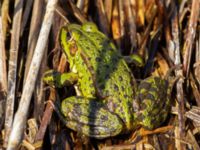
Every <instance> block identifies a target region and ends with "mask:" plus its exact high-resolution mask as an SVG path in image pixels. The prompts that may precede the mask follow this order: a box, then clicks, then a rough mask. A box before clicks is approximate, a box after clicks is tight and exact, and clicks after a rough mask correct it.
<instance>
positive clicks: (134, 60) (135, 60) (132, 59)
mask: <svg viewBox="0 0 200 150" xmlns="http://www.w3.org/2000/svg"><path fill="white" fill-rule="evenodd" d="M124 59H125V61H126V62H127V63H128V64H134V65H136V66H138V67H142V66H144V61H143V59H142V57H141V56H139V55H137V54H132V55H129V56H124Z"/></svg>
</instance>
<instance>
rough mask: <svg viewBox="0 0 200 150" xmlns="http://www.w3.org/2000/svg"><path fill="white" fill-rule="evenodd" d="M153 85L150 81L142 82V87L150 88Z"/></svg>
mask: <svg viewBox="0 0 200 150" xmlns="http://www.w3.org/2000/svg"><path fill="white" fill-rule="evenodd" d="M150 86H151V84H150V83H148V82H143V83H142V84H140V87H139V88H140V89H143V88H144V89H149V87H150Z"/></svg>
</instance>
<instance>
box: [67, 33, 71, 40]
mask: <svg viewBox="0 0 200 150" xmlns="http://www.w3.org/2000/svg"><path fill="white" fill-rule="evenodd" d="M71 38H72V36H71V33H70V32H66V40H67V41H70V40H71Z"/></svg>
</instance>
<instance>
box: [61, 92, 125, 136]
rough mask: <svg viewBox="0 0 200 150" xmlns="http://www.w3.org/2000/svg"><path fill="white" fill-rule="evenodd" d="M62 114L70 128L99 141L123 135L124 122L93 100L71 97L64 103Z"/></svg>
mask: <svg viewBox="0 0 200 150" xmlns="http://www.w3.org/2000/svg"><path fill="white" fill-rule="evenodd" d="M61 110H62V114H63V115H64V117H65V119H66V121H65V124H66V126H67V127H68V128H70V129H72V130H75V131H77V132H79V133H82V134H84V135H87V136H89V137H94V138H98V139H102V138H106V137H110V136H115V135H118V134H119V133H121V131H122V129H123V122H122V121H121V119H120V118H119V117H118V116H117V115H115V114H113V113H111V112H110V111H109V110H108V109H107V108H106V107H105V106H104V105H103V104H102V103H100V102H98V101H97V100H95V99H92V98H85V97H75V96H73V97H69V98H66V99H65V100H63V101H62V104H61Z"/></svg>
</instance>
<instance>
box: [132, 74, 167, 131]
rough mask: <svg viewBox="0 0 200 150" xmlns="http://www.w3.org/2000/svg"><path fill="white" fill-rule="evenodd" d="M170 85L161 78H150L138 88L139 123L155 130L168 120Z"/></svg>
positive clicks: (137, 113)
mask: <svg viewBox="0 0 200 150" xmlns="http://www.w3.org/2000/svg"><path fill="white" fill-rule="evenodd" d="M168 88H169V83H168V81H167V80H164V79H161V78H159V77H153V76H151V77H149V78H146V79H145V80H143V81H142V82H141V83H140V85H139V86H138V91H137V95H136V101H137V103H138V104H139V105H138V108H137V109H136V110H135V112H136V117H137V119H138V121H139V123H140V124H141V125H142V126H143V127H145V128H147V129H154V128H157V127H158V126H160V125H161V124H162V123H163V122H164V121H165V120H166V118H167V114H168V112H169V109H170V93H168Z"/></svg>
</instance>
